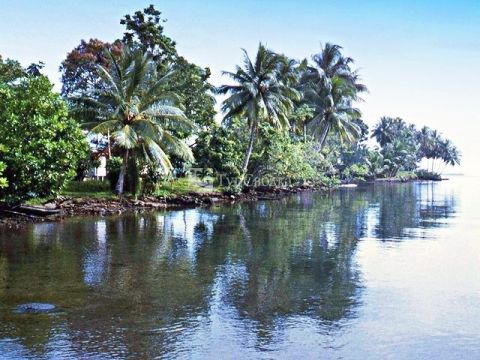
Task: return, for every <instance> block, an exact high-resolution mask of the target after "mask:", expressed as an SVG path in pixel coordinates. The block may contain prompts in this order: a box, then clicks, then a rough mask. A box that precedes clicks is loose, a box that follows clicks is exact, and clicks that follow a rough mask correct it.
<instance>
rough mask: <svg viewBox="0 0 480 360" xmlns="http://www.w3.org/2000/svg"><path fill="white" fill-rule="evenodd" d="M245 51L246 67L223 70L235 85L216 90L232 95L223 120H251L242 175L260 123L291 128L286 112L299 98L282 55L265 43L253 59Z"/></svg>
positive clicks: (260, 46)
mask: <svg viewBox="0 0 480 360" xmlns="http://www.w3.org/2000/svg"><path fill="white" fill-rule="evenodd" d="M243 52H244V60H243V62H244V64H243V67H240V66H237V67H236V71H235V72H224V73H223V74H224V75H227V76H229V77H230V78H231V79H232V80H234V81H235V83H236V84H234V85H223V86H221V87H220V88H218V90H217V91H218V93H219V94H227V95H229V97H228V98H227V99H226V100H225V101H224V102H223V104H222V111H223V112H224V113H225V116H224V121H228V120H229V119H232V118H234V117H236V116H240V117H244V118H245V119H246V120H247V123H248V134H249V135H248V145H247V149H246V153H245V158H244V161H243V165H242V178H243V177H245V175H246V173H247V168H248V163H249V160H250V156H251V154H252V150H253V145H254V141H255V138H256V134H257V131H258V128H259V126H260V124H261V123H263V122H266V123H270V124H271V125H272V126H274V127H276V128H288V127H289V122H288V119H287V115H288V114H289V113H290V112H291V111H292V110H293V101H294V100H298V99H299V98H300V96H299V93H298V92H297V91H296V90H295V89H294V88H293V87H292V86H290V84H289V82H290V80H291V77H290V76H287V74H286V73H285V71H286V69H287V68H288V67H289V66H290V65H291V64H290V65H288V64H285V63H283V61H285V58H284V57H283V56H279V55H277V54H275V53H274V52H273V51H271V50H268V49H267V48H266V47H265V46H264V45H262V44H260V45H259V47H258V51H257V55H256V58H255V61H254V62H252V60H251V59H250V57H249V56H248V53H247V52H246V51H245V50H244V51H243ZM284 79H288V81H284Z"/></svg>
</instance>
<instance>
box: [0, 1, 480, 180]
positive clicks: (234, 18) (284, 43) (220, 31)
mask: <svg viewBox="0 0 480 360" xmlns="http://www.w3.org/2000/svg"><path fill="white" fill-rule="evenodd" d="M150 3H153V4H155V5H156V6H157V8H159V9H160V10H162V11H163V14H164V16H165V17H166V18H168V22H167V23H166V25H165V28H166V34H167V35H169V36H171V37H172V38H174V39H175V40H176V41H177V43H178V50H179V52H180V53H181V54H182V55H184V56H185V57H187V58H188V59H189V60H191V61H193V62H195V63H197V64H199V65H201V66H209V67H210V68H211V69H212V73H213V76H212V82H213V83H214V84H216V85H218V84H220V83H221V82H222V81H224V79H222V78H221V75H220V73H221V71H222V70H231V69H233V67H234V65H235V64H236V63H240V61H241V51H240V48H242V47H243V48H245V49H247V50H248V51H249V52H251V53H253V52H254V50H255V48H256V47H257V45H258V42H259V41H262V42H264V43H266V44H267V45H268V46H269V47H271V48H272V49H274V50H276V51H279V52H283V53H285V54H287V55H289V56H292V57H297V58H303V57H310V56H311V55H312V54H313V53H315V52H317V51H318V50H319V48H320V43H324V42H327V41H330V42H335V43H338V44H341V45H342V46H344V48H345V52H346V53H347V54H348V55H350V56H352V57H353V58H354V59H355V60H356V63H357V65H358V66H359V67H360V68H361V73H362V77H363V79H364V82H365V83H366V84H367V85H368V87H369V89H370V94H369V95H367V96H365V100H366V101H365V103H364V104H362V105H361V108H362V110H363V112H364V119H365V120H366V122H367V123H368V124H370V125H372V124H374V123H375V122H376V121H377V120H378V118H379V117H380V116H382V115H390V116H400V117H403V118H404V119H405V120H407V121H409V122H414V123H417V124H419V125H423V124H426V125H429V126H431V127H434V128H437V129H438V130H440V131H441V132H442V133H444V134H445V135H446V136H447V137H449V138H451V139H452V140H453V141H454V142H455V143H457V145H458V146H459V147H460V149H461V150H462V152H463V154H464V164H463V166H462V170H463V171H465V172H466V173H474V172H476V173H478V172H479V171H478V170H477V168H478V166H476V156H475V155H477V154H478V152H479V151H478V148H477V143H478V142H479V141H478V140H477V138H478V133H479V132H480V125H479V123H480V115H479V112H478V110H477V106H476V105H477V103H478V102H479V95H480V91H479V90H478V88H479V84H480V70H479V67H480V21H479V20H478V19H480V1H479V0H457V1H452V0H450V1H444V0H397V1H385V0H357V1H353V0H345V1H341V2H340V1H332V0H329V1H324V0H317V1H310V0H296V1H293V0H290V1H286V0H277V1H274V0H257V1H251V0H242V1H235V2H234V1H227V0H209V1H198V0H187V1H181V0H163V1H151V0H150V1H148V0H147V1H145V2H144V1H133V0H129V1H126V0H118V1H99V0H83V1H74V0H71V1H67V0H64V1H60V0H43V1H27V0H15V1H8V0H0V33H1V34H2V35H1V37H0V54H2V55H3V56H4V57H11V58H14V59H18V60H20V61H21V62H22V63H23V64H25V65H26V64H28V63H30V62H33V61H39V60H42V61H44V62H46V64H47V66H46V73H47V74H48V76H49V77H50V78H51V79H52V80H53V81H55V82H56V83H57V84H58V83H59V80H58V78H59V74H58V66H59V65H60V62H61V61H62V59H63V58H64V57H65V54H66V53H67V52H68V51H69V50H71V49H72V48H73V47H75V46H76V45H77V44H78V43H79V41H80V39H82V38H83V39H88V38H92V37H95V38H99V39H101V40H105V41H111V40H113V39H115V38H119V37H121V35H122V26H121V25H120V24H119V19H120V18H121V17H122V16H123V15H125V14H127V13H133V12H134V11H135V10H138V9H141V8H144V7H146V6H148V4H150ZM57 86H58V85H57Z"/></svg>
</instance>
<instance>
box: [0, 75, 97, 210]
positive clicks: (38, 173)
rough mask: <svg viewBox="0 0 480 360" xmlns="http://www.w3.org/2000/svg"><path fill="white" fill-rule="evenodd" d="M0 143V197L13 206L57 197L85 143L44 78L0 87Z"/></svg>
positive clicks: (63, 103)
mask: <svg viewBox="0 0 480 360" xmlns="http://www.w3.org/2000/svg"><path fill="white" fill-rule="evenodd" d="M0 119H1V122H2V123H1V126H2V131H1V132H0V144H2V145H3V146H4V147H6V149H8V151H7V152H4V153H3V154H2V162H3V163H4V167H5V166H6V169H5V170H4V174H3V177H5V178H6V180H7V181H8V185H7V186H6V187H4V188H2V189H0V199H2V201H4V202H6V203H7V204H10V205H12V204H16V203H20V202H22V201H24V200H27V199H29V198H34V197H48V196H52V195H55V194H57V193H58V192H59V191H60V189H61V188H62V187H63V186H64V185H65V184H66V182H67V181H68V180H69V179H71V178H73V177H74V176H75V170H76V168H77V164H78V161H79V160H80V159H82V158H84V157H85V155H86V153H87V152H88V143H87V141H86V138H85V136H84V134H83V133H82V131H81V130H80V128H79V126H78V124H77V123H76V122H75V121H74V120H72V119H70V118H68V109H67V106H66V104H65V102H64V101H63V100H62V99H61V98H60V96H59V95H58V94H56V93H54V92H52V84H51V83H50V82H49V81H48V79H47V78H46V77H44V76H38V77H27V76H25V77H24V78H21V79H18V81H15V82H13V83H9V84H7V83H0Z"/></svg>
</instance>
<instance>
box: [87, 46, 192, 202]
mask: <svg viewBox="0 0 480 360" xmlns="http://www.w3.org/2000/svg"><path fill="white" fill-rule="evenodd" d="M109 56H110V61H111V66H110V67H109V68H105V67H102V66H99V67H98V74H99V76H100V78H101V80H102V81H103V82H104V84H105V85H104V86H103V88H102V89H99V90H94V91H92V92H91V93H89V94H88V95H87V96H86V97H83V98H82V99H80V100H81V101H80V103H81V104H82V106H81V107H80V112H81V113H83V114H84V115H85V114H86V115H89V116H88V117H89V119H90V121H89V122H88V123H87V124H86V125H87V127H89V128H90V129H91V131H92V132H94V133H102V134H107V133H109V134H111V135H112V138H113V141H114V144H113V145H114V146H115V147H117V148H119V149H120V151H122V152H123V162H122V167H121V171H120V175H119V177H118V181H117V184H116V188H115V190H116V192H117V193H118V194H123V192H124V183H125V175H126V173H127V166H128V163H129V160H130V159H132V160H135V158H137V157H139V156H140V157H141V158H142V159H144V160H146V161H148V162H150V163H152V164H155V165H156V166H159V167H160V168H162V169H163V170H164V172H166V173H168V172H170V171H171V169H172V164H171V163H170V159H169V154H175V155H177V156H179V157H181V158H183V159H185V160H189V161H193V155H192V152H191V149H190V148H189V147H188V146H187V145H186V144H185V143H184V142H182V141H181V140H180V139H178V138H176V137H175V135H174V134H172V132H171V131H170V129H172V128H176V129H182V128H183V129H191V128H192V127H193V124H192V123H191V122H190V121H189V120H188V119H187V118H186V117H185V115H184V113H183V111H182V110H181V109H180V108H179V97H178V96H177V95H176V94H175V93H172V92H171V91H169V90H168V85H169V84H168V82H169V78H170V76H171V73H167V74H166V75H163V76H160V75H159V74H158V73H157V64H156V63H155V62H154V61H152V59H151V57H150V55H148V54H146V53H145V52H143V51H142V50H141V49H131V48H129V47H128V46H125V47H124V49H123V51H122V54H121V56H120V58H119V59H118V60H117V59H115V57H114V56H112V54H109Z"/></svg>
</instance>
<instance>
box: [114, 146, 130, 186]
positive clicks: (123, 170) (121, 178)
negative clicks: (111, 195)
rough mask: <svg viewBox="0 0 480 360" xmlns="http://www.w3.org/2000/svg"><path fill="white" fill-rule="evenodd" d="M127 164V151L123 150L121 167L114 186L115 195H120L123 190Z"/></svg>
mask: <svg viewBox="0 0 480 360" xmlns="http://www.w3.org/2000/svg"><path fill="white" fill-rule="evenodd" d="M127 163H128V149H127V150H125V153H124V154H123V162H122V167H121V169H120V174H119V175H118V180H117V185H116V186H115V192H116V193H117V195H122V194H123V191H124V188H125V175H126V174H127Z"/></svg>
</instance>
